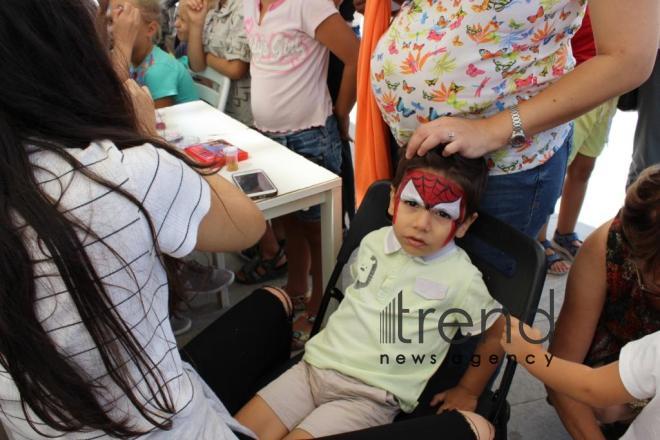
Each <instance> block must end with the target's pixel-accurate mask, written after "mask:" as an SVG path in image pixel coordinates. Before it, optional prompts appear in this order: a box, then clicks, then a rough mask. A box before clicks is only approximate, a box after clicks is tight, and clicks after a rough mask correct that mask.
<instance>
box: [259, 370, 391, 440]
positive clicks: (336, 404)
mask: <svg viewBox="0 0 660 440" xmlns="http://www.w3.org/2000/svg"><path fill="white" fill-rule="evenodd" d="M257 395H258V396H259V397H261V398H262V399H264V400H265V401H266V403H267V404H268V406H269V407H270V408H271V409H272V410H273V411H274V412H275V414H276V415H277V417H278V418H279V419H280V421H281V422H282V423H283V424H284V425H285V426H286V427H287V428H288V429H289V431H292V430H293V429H295V428H298V429H302V430H303V431H305V432H308V433H309V434H311V435H312V436H314V437H315V438H318V437H323V436H326V435H333V434H340V433H343V432H350V431H356V430H359V429H365V428H370V427H373V426H380V425H385V424H388V423H392V421H393V420H394V417H395V416H396V415H397V414H398V413H399V411H400V408H399V404H398V403H397V401H396V399H395V398H394V396H393V395H392V394H391V393H389V392H387V391H385V390H382V389H380V388H376V387H372V386H370V385H367V384H365V383H363V382H360V381H359V380H357V379H353V378H351V377H348V376H345V375H343V374H341V373H339V372H337V371H335V370H324V369H320V368H316V367H314V366H312V365H310V364H308V363H307V362H305V361H300V362H298V363H297V364H296V365H294V366H293V367H291V368H290V369H288V370H287V371H285V372H284V373H283V374H282V375H281V376H280V377H278V378H277V379H275V380H274V381H273V382H271V383H270V384H269V385H267V386H266V387H265V388H263V389H262V390H261V391H259V392H258V393H257Z"/></svg>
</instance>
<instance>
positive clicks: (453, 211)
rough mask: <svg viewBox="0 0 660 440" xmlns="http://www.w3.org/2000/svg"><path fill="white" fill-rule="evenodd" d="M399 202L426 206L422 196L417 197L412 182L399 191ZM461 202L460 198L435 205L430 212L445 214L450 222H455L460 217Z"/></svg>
mask: <svg viewBox="0 0 660 440" xmlns="http://www.w3.org/2000/svg"><path fill="white" fill-rule="evenodd" d="M401 200H402V201H404V202H415V203H417V204H418V205H420V206H424V207H426V206H427V203H426V202H425V201H424V199H422V196H421V195H419V192H417V188H416V187H415V184H414V183H413V181H412V180H409V181H408V183H406V186H405V187H404V188H403V191H401ZM461 200H462V197H461V198H459V199H458V200H455V201H453V202H448V203H438V204H437V205H435V206H432V207H431V208H430V210H431V211H433V212H438V211H443V212H446V213H447V214H448V215H449V217H450V218H451V219H452V220H454V221H456V220H458V219H459V218H460V217H461Z"/></svg>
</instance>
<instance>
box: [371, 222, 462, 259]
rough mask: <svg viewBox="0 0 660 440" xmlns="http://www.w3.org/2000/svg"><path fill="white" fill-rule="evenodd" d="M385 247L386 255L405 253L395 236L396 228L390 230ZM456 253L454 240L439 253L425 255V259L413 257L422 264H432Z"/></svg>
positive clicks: (386, 236)
mask: <svg viewBox="0 0 660 440" xmlns="http://www.w3.org/2000/svg"><path fill="white" fill-rule="evenodd" d="M384 245H385V246H384V251H385V254H386V255H389V254H393V253H395V252H398V251H402V252H404V251H403V250H402V249H401V243H399V240H397V238H396V235H394V228H390V230H389V231H388V232H387V234H386V235H385V243H384ZM455 251H456V243H454V240H453V239H452V240H451V241H450V242H449V243H447V244H446V245H445V246H444V247H443V248H442V249H440V250H439V251H438V252H436V253H434V254H431V255H425V256H423V257H413V259H415V260H417V261H418V262H420V263H430V262H431V261H434V260H437V259H438V258H441V257H444V256H447V255H450V254H453V253H454V252H455Z"/></svg>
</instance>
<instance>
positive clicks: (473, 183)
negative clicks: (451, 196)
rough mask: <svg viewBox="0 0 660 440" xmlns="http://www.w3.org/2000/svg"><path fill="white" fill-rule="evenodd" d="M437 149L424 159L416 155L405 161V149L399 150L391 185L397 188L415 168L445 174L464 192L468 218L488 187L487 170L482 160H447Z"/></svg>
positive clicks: (452, 157)
mask: <svg viewBox="0 0 660 440" xmlns="http://www.w3.org/2000/svg"><path fill="white" fill-rule="evenodd" d="M443 148H444V147H442V146H438V147H436V148H434V149H432V150H431V151H429V152H428V153H426V154H425V155H424V156H417V155H415V156H414V157H413V158H412V159H406V156H405V148H401V149H399V164H398V165H397V167H396V172H395V173H394V179H392V186H393V187H394V188H397V187H398V186H399V184H400V183H401V180H402V179H403V176H404V174H406V171H408V170H410V169H415V168H430V169H432V170H434V171H440V172H442V173H443V174H444V175H445V176H446V177H448V178H450V179H452V180H454V181H455V182H456V183H458V184H459V185H460V186H461V188H463V192H464V193H465V215H466V216H467V215H470V214H472V213H474V212H476V211H477V209H478V208H479V201H480V200H481V194H482V193H483V192H484V189H485V188H486V181H487V180H488V167H487V166H486V161H485V160H484V159H483V158H479V159H467V158H465V157H463V156H461V155H460V154H452V155H451V156H448V157H444V156H443V155H442V150H443Z"/></svg>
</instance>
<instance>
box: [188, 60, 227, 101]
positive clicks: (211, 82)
mask: <svg viewBox="0 0 660 440" xmlns="http://www.w3.org/2000/svg"><path fill="white" fill-rule="evenodd" d="M190 74H191V75H192V77H193V80H194V81H195V87H196V88H197V93H198V94H199V97H200V99H201V100H202V101H205V102H207V103H209V104H210V105H212V106H213V107H215V108H217V109H218V110H220V111H224V110H225V106H226V105H227V98H228V97H229V86H230V85H231V80H230V79H229V78H227V77H226V76H224V75H223V74H221V73H218V71H216V70H214V69H212V68H210V67H208V66H207V67H206V69H204V70H202V71H201V72H193V71H191V72H190Z"/></svg>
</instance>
